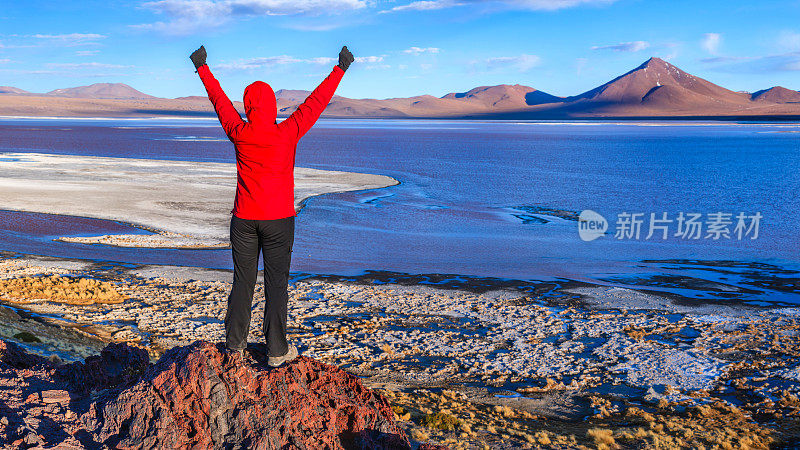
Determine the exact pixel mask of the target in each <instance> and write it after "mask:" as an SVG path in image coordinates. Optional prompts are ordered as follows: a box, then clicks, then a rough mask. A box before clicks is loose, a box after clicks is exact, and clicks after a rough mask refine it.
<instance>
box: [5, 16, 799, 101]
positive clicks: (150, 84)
mask: <svg viewBox="0 0 800 450" xmlns="http://www.w3.org/2000/svg"><path fill="white" fill-rule="evenodd" d="M200 44H205V46H206V49H207V50H208V54H209V58H208V63H209V66H210V67H211V69H212V71H213V72H214V73H215V75H216V76H217V78H219V79H220V81H221V83H222V86H223V88H225V90H226V91H227V92H228V93H229V95H230V96H231V97H235V98H236V99H238V98H241V95H242V92H243V90H244V87H245V86H246V85H247V84H249V83H250V82H252V81H255V80H263V81H266V82H268V83H270V84H271V85H272V86H273V87H274V88H275V89H280V88H288V89H311V88H313V87H314V86H316V84H317V83H318V82H319V81H320V80H321V79H322V78H323V77H324V76H325V75H326V74H327V73H328V72H329V71H330V68H331V67H332V66H333V64H335V60H336V57H337V54H338V52H339V49H340V48H341V46H342V45H343V44H346V45H348V47H349V48H350V50H351V51H352V52H353V54H354V55H355V56H356V57H358V58H359V59H358V60H357V62H356V63H354V64H353V65H352V66H351V69H350V70H349V71H348V73H347V75H346V77H345V80H344V81H343V82H342V84H341V85H340V88H339V91H338V93H339V94H340V95H344V96H348V97H356V98H362V97H373V98H387V97H406V96H411V95H419V94H433V95H436V96H441V95H444V94H446V93H448V92H460V91H465V90H468V89H470V88H472V87H475V86H480V85H494V84H501V83H508V84H516V83H519V84H525V85H528V86H532V87H534V88H537V89H540V90H543V91H545V92H549V93H551V94H555V95H574V94H578V93H580V92H583V91H585V90H588V89H590V88H592V87H595V86H596V85H598V84H601V83H604V82H606V81H608V80H609V79H611V78H613V77H615V76H617V75H619V74H621V73H623V72H626V71H628V70H630V69H632V68H633V67H635V66H637V65H639V64H641V63H642V62H643V61H644V60H646V59H647V58H649V57H650V56H658V57H661V58H664V59H666V60H668V61H669V62H671V63H673V64H675V65H677V66H678V67H680V68H682V69H684V70H686V71H688V72H690V73H693V74H694V75H697V76H700V77H703V78H706V79H708V80H710V81H712V82H714V83H717V84H720V85H722V86H724V87H727V88H729V89H733V90H747V91H754V90H758V89H763V88H767V87H771V86H773V85H782V86H785V87H788V88H790V89H795V90H800V0H783V1H774V0H763V1H758V2H752V1H748V2H743V1H735V0H728V1H716V0H714V1H702V0H694V1H683V0H671V1H663V0H653V1H645V0H423V1H413V0H156V1H118V0H105V1H95V0H86V1H65V2H61V1H38V0H28V1H25V2H18V1H11V0H3V7H2V8H0V85H9V86H15V87H19V88H22V89H25V90H29V91H33V92H46V91H49V90H53V89H57V88H64V87H72V86H80V85H87V84H92V83H100V82H121V83H127V84H129V85H131V86H133V87H135V88H136V89H139V90H141V91H143V92H145V93H148V94H151V95H156V96H161V97H178V96H185V95H203V94H204V93H205V92H204V90H203V88H202V85H201V84H200V82H199V80H198V79H197V76H196V74H195V73H194V67H193V66H192V65H191V62H190V61H189V59H188V55H189V53H191V51H192V50H194V49H196V48H197V47H199V46H200Z"/></svg>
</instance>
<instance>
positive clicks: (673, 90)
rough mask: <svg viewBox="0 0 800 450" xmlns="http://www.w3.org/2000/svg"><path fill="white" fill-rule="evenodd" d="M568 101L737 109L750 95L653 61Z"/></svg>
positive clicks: (661, 106)
mask: <svg viewBox="0 0 800 450" xmlns="http://www.w3.org/2000/svg"><path fill="white" fill-rule="evenodd" d="M566 101H567V102H589V103H595V104H604V105H613V106H635V105H642V106H646V107H647V108H648V109H673V110H674V109H692V108H699V107H713V108H717V107H721V106H725V107H728V108H734V109H738V108H739V107H741V106H743V105H746V104H747V103H748V102H749V101H750V97H749V95H747V94H745V93H741V92H734V91H731V90H728V89H725V88H723V87H721V86H717V85H716V84H714V83H711V82H709V81H706V80H704V79H702V78H699V77H696V76H694V75H691V74H689V73H687V72H684V71H683V70H681V69H679V68H677V67H675V66H673V65H672V64H670V63H668V62H666V61H664V60H663V59H660V58H650V59H648V60H647V61H645V62H644V63H643V64H642V65H640V66H639V67H636V68H635V69H633V70H631V71H630V72H627V73H625V74H623V75H620V76H619V77H617V78H614V79H613V80H611V81H609V82H608V83H605V84H602V85H600V86H598V87H596V88H594V89H592V90H589V91H586V92H584V93H582V94H579V95H576V96H574V97H567V99H566Z"/></svg>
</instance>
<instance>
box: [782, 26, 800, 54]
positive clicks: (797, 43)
mask: <svg viewBox="0 0 800 450" xmlns="http://www.w3.org/2000/svg"><path fill="white" fill-rule="evenodd" d="M778 46H779V47H781V48H782V49H784V50H787V51H790V52H792V51H796V50H800V33H796V32H794V31H790V30H784V31H782V32H781V34H780V35H779V36H778Z"/></svg>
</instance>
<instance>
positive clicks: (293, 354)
mask: <svg viewBox="0 0 800 450" xmlns="http://www.w3.org/2000/svg"><path fill="white" fill-rule="evenodd" d="M295 358H297V347H295V346H294V345H292V344H289V350H287V351H286V354H285V355H283V356H270V357H269V358H267V365H269V366H270V367H280V366H281V365H282V364H283V363H285V362H288V361H291V360H293V359H295Z"/></svg>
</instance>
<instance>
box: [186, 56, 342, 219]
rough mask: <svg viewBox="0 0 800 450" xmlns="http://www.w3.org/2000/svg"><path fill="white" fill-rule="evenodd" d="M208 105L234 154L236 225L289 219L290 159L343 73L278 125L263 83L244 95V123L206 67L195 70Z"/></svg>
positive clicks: (335, 70)
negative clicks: (238, 219) (249, 220)
mask: <svg viewBox="0 0 800 450" xmlns="http://www.w3.org/2000/svg"><path fill="white" fill-rule="evenodd" d="M197 73H198V74H199V75H200V79H201V80H203V85H205V87H206V91H207V92H208V98H209V99H210V100H211V103H213V104H214V109H215V110H216V111H217V116H219V122H220V123H221V124H222V128H223V129H224V130H225V134H227V135H228V138H229V139H230V140H231V142H233V145H234V147H235V148H236V172H237V183H236V200H235V201H234V205H233V211H232V212H233V214H234V215H235V216H236V217H238V218H240V219H251V220H265V219H282V218H284V217H290V216H295V215H297V213H296V212H295V210H294V156H295V152H296V151H297V141H299V140H300V138H301V137H303V135H304V134H306V132H307V131H308V130H309V129H311V127H312V126H313V125H314V122H316V121H317V119H318V118H319V116H320V114H322V111H323V110H325V107H326V106H328V103H329V102H330V101H331V98H332V97H333V93H334V91H336V88H337V87H338V86H339V82H340V81H341V80H342V75H344V71H343V70H342V69H341V68H340V67H339V66H335V67H334V68H333V70H332V71H331V73H330V75H328V77H327V78H325V80H324V81H323V82H322V83H321V84H320V85H319V86H318V87H317V88H316V89H314V92H312V93H311V95H309V96H308V98H306V100H305V101H304V102H303V104H302V105H300V106H298V107H297V110H296V111H295V112H293V113H292V115H291V116H289V118H287V119H286V120H284V121H282V122H281V123H277V122H276V120H275V119H276V117H277V115H278V111H277V107H276V103H275V93H274V92H273V91H272V88H271V87H270V86H269V85H268V84H267V83H264V82H263V81H256V82H255V83H253V84H251V85H250V86H247V89H245V90H244V110H245V113H246V114H247V122H245V121H244V120H242V117H241V116H240V115H239V113H238V112H237V111H236V109H234V107H233V104H232V103H231V101H230V99H228V96H227V95H225V92H223V91H222V88H221V87H220V85H219V82H218V81H217V79H216V78H214V75H212V74H211V71H210V70H209V69H208V66H206V65H204V66H201V67H200V68H199V69H197Z"/></svg>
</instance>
